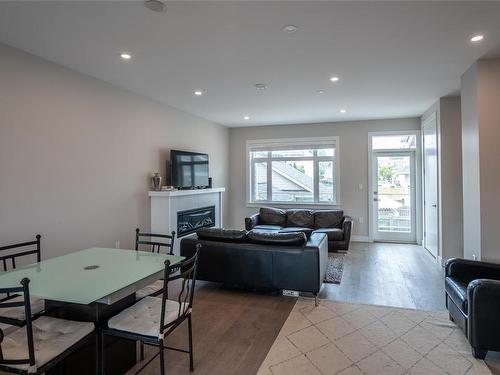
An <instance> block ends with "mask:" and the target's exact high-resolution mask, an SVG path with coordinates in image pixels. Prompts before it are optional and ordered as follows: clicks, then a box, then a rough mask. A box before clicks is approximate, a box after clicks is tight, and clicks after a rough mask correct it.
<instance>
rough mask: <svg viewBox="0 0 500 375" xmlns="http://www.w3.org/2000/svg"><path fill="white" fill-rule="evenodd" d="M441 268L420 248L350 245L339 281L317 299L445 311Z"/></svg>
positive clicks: (323, 291)
mask: <svg viewBox="0 0 500 375" xmlns="http://www.w3.org/2000/svg"><path fill="white" fill-rule="evenodd" d="M443 278H444V273H443V268H442V267H440V266H439V265H438V263H437V262H436V260H435V259H434V258H433V257H432V256H431V255H430V254H429V252H427V250H425V249H424V248H422V247H421V246H416V245H404V244H388V243H362V242H354V243H351V246H350V249H349V251H348V252H347V254H346V258H345V260H344V272H343V274H342V281H341V283H340V285H338V284H324V285H323V288H322V290H321V291H320V298H325V299H333V300H339V301H349V302H354V303H367V304H374V305H385V306H395V307H407V308H414V309H421V310H444V309H445V304H444V302H445V298H444V281H443Z"/></svg>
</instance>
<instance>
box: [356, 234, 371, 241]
mask: <svg viewBox="0 0 500 375" xmlns="http://www.w3.org/2000/svg"><path fill="white" fill-rule="evenodd" d="M351 241H353V242H373V241H370V238H369V237H368V236H356V235H355V236H351Z"/></svg>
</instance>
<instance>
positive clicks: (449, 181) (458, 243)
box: [438, 97, 464, 261]
mask: <svg viewBox="0 0 500 375" xmlns="http://www.w3.org/2000/svg"><path fill="white" fill-rule="evenodd" d="M439 106H440V111H439V132H438V134H439V150H438V153H439V159H440V168H439V170H440V172H441V176H440V188H441V191H440V198H441V227H442V231H441V248H442V251H441V257H442V259H443V261H446V260H447V259H450V258H456V257H463V251H464V250H463V196H462V127H461V124H462V123H461V112H460V97H453V98H441V99H440V100H439Z"/></svg>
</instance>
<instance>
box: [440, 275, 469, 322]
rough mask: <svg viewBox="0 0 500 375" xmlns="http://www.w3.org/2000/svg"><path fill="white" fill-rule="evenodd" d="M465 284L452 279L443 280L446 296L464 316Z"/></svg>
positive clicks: (465, 305)
mask: <svg viewBox="0 0 500 375" xmlns="http://www.w3.org/2000/svg"><path fill="white" fill-rule="evenodd" d="M467 285H468V284H467V283H466V282H464V281H462V280H458V279H455V278H452V277H447V278H446V279H445V289H446V293H448V296H449V297H450V298H451V300H452V301H453V302H454V303H455V305H457V306H458V308H460V310H462V311H463V312H464V313H465V314H467Z"/></svg>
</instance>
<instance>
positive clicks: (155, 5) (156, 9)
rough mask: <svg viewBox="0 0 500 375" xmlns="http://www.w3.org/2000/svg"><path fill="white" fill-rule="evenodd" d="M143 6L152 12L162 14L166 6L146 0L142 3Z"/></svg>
mask: <svg viewBox="0 0 500 375" xmlns="http://www.w3.org/2000/svg"><path fill="white" fill-rule="evenodd" d="M144 6H145V7H146V8H148V9H149V10H152V11H153V12H159V13H161V12H164V11H165V8H166V5H165V4H164V3H163V2H162V1H160V0H147V1H145V2H144Z"/></svg>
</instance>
